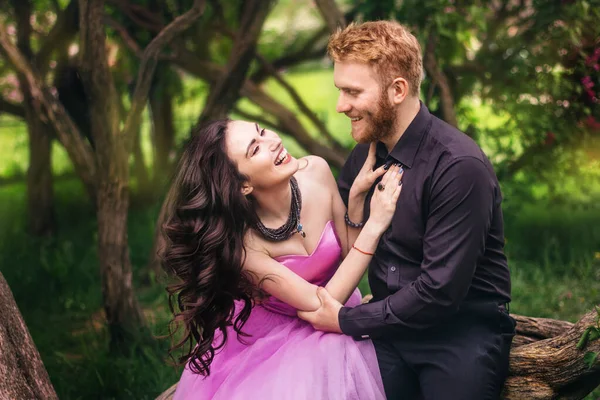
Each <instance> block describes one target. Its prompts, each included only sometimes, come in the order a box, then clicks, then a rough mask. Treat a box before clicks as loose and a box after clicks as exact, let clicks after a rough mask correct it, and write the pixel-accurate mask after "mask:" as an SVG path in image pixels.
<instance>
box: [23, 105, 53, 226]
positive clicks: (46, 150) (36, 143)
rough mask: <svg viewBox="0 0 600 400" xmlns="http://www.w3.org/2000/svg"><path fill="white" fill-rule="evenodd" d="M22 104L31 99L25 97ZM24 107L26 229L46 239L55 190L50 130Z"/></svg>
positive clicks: (51, 215) (30, 108)
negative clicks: (26, 165) (26, 153)
mask: <svg viewBox="0 0 600 400" xmlns="http://www.w3.org/2000/svg"><path fill="white" fill-rule="evenodd" d="M25 98H26V100H25V103H26V104H27V103H29V102H30V101H31V96H29V95H28V94H26V95H25ZM30 104H31V103H29V104H28V105H26V106H25V109H26V113H27V132H28V134H29V168H28V170H27V217H28V230H29V232H30V233H31V234H33V235H35V236H49V235H52V234H53V233H54V232H55V231H56V219H55V214H54V188H53V185H52V182H53V177H52V139H51V136H50V129H49V127H48V126H47V125H46V124H44V123H43V122H42V121H41V120H40V119H39V117H38V116H37V115H35V113H34V109H33V107H32V106H31V105H30Z"/></svg>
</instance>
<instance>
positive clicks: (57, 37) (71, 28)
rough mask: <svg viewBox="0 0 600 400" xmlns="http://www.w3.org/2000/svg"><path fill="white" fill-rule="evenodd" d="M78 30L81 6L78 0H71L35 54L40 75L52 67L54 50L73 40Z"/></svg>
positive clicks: (35, 62)
mask: <svg viewBox="0 0 600 400" xmlns="http://www.w3.org/2000/svg"><path fill="white" fill-rule="evenodd" d="M78 30H79V7H78V4H77V0H71V2H70V3H69V5H68V6H67V8H65V10H64V11H63V12H62V13H60V14H59V15H58V18H57V19H56V23H55V24H54V26H53V27H52V29H51V30H50V33H48V35H47V36H46V37H45V38H44V39H43V40H42V43H41V46H40V50H39V51H38V52H37V54H36V55H35V58H34V65H35V68H36V69H37V70H38V71H39V72H40V76H44V75H46V72H47V71H48V68H50V62H49V61H50V57H51V56H52V52H53V51H54V50H55V49H57V48H59V47H61V46H64V45H65V44H66V43H68V42H69V41H70V40H72V39H73V38H74V37H75V34H76V33H77V31H78Z"/></svg>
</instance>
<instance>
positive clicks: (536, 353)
mask: <svg viewBox="0 0 600 400" xmlns="http://www.w3.org/2000/svg"><path fill="white" fill-rule="evenodd" d="M512 316H513V318H515V319H516V320H517V336H515V339H514V340H513V346H512V349H511V353H510V367H509V374H508V378H507V380H506V383H505V385H504V392H503V394H502V398H503V399H507V400H522V399H528V400H543V399H544V400H550V399H570V400H579V399H583V398H584V397H585V396H586V395H588V394H589V393H591V392H592V391H593V390H594V389H595V388H596V387H598V385H600V338H596V339H593V340H589V341H588V343H587V344H585V345H584V346H581V345H579V343H580V339H581V337H582V335H583V333H584V331H585V330H586V329H589V328H592V329H593V328H595V329H598V330H599V332H600V324H599V322H598V319H599V317H600V309H599V310H598V311H591V312H589V313H587V314H586V315H584V316H583V318H581V319H580V320H579V322H577V323H576V324H572V323H570V322H566V321H558V320H553V319H548V318H532V317H523V316H520V315H514V314H512ZM523 343H526V344H523ZM578 347H580V348H578ZM587 353H597V354H598V357H597V358H596V359H595V361H594V362H593V363H592V364H591V365H587V364H586V362H585V361H584V356H585V355H586V354H587ZM176 388H177V384H174V385H172V386H171V387H170V388H168V389H167V390H166V391H164V392H163V393H162V394H161V395H160V396H158V397H157V398H156V400H171V399H172V398H173V395H174V394H175V390H176Z"/></svg>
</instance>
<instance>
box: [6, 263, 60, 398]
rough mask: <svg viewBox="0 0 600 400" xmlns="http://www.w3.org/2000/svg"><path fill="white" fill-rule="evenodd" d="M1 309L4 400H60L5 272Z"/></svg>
mask: <svg viewBox="0 0 600 400" xmlns="http://www.w3.org/2000/svg"><path fill="white" fill-rule="evenodd" d="M0 309H1V310H2V313H0V399H44V400H46V399H47V400H52V399H58V396H57V395H56V392H55V391H54V388H53V387H52V384H51V383H50V378H49V377H48V373H47V372H46V369H45V368H44V364H43V363H42V359H41V357H40V353H39V352H38V350H37V348H36V347H35V344H34V343H33V339H31V335H30V334H29V330H28V329H27V326H26V325H25V322H24V321H23V317H22V316H21V313H20V312H19V309H18V307H17V304H16V303H15V300H14V298H13V295H12V292H11V291H10V288H9V287H8V284H7V283H6V281H5V280H4V276H2V273H0Z"/></svg>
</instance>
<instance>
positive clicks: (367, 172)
mask: <svg viewBox="0 0 600 400" xmlns="http://www.w3.org/2000/svg"><path fill="white" fill-rule="evenodd" d="M376 148H377V142H372V143H371V145H370V146H369V154H368V156H367V159H366V160H365V163H364V164H363V166H362V168H361V169H360V171H359V172H358V175H356V178H354V182H353V183H352V187H351V188H350V197H358V196H361V195H363V196H366V195H367V193H368V191H369V189H371V187H372V186H373V183H375V181H376V180H377V178H379V177H380V176H381V175H383V174H384V173H385V171H386V170H385V168H384V165H382V166H381V167H379V168H377V169H376V170H373V167H374V166H375V150H376Z"/></svg>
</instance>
